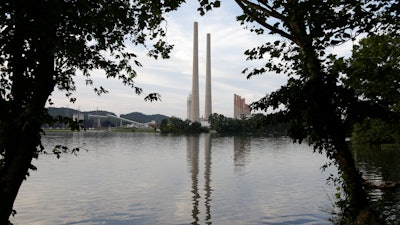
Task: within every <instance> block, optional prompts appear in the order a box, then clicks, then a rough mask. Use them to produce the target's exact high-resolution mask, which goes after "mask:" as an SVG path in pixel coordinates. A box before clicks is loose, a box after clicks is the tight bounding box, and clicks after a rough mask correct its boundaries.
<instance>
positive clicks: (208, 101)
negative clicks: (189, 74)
mask: <svg viewBox="0 0 400 225" xmlns="http://www.w3.org/2000/svg"><path fill="white" fill-rule="evenodd" d="M210 37H211V35H210V34H207V57H206V99H205V102H206V105H205V113H204V117H205V119H206V120H208V117H209V116H210V115H211V113H212V109H211V43H210Z"/></svg>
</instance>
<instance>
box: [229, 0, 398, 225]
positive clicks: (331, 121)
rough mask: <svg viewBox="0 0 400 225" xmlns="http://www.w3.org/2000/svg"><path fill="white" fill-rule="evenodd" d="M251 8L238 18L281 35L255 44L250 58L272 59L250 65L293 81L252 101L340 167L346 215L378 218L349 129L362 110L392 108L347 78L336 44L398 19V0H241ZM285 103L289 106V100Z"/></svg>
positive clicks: (255, 71) (357, 218)
mask: <svg viewBox="0 0 400 225" xmlns="http://www.w3.org/2000/svg"><path fill="white" fill-rule="evenodd" d="M235 1H236V3H237V4H238V5H239V6H240V7H241V9H242V10H243V14H242V15H240V16H239V17H238V18H237V19H238V20H239V21H240V22H241V23H242V24H243V25H246V26H247V28H248V29H250V31H252V32H255V33H257V34H260V35H263V34H265V33H266V32H268V33H269V34H271V35H274V37H276V38H275V39H274V40H273V41H267V42H266V43H265V44H264V45H262V46H259V47H256V48H254V49H250V50H247V51H246V52H245V54H246V55H247V57H248V59H249V60H259V59H266V61H267V62H266V64H265V65H263V66H262V67H260V68H254V69H252V70H250V71H249V70H248V69H245V70H244V71H243V72H244V73H247V77H248V78H250V77H252V76H255V75H260V74H263V73H266V72H270V71H271V72H276V73H284V74H286V75H287V76H288V77H289V79H288V82H287V84H286V85H285V86H282V87H281V88H280V89H278V90H277V91H275V92H272V93H271V94H269V95H267V96H265V97H264V98H262V99H260V100H259V101H258V102H255V103H253V104H252V108H253V109H261V110H265V111H266V110H267V109H269V108H272V109H274V110H275V113H272V115H273V117H274V119H278V120H279V121H281V122H283V123H285V122H288V123H289V124H290V128H289V131H288V134H289V135H290V136H291V137H292V138H293V139H294V140H295V141H297V142H302V141H304V140H307V141H308V143H309V144H311V145H313V146H314V149H315V151H318V152H320V153H322V152H325V153H326V155H327V157H328V158H329V159H332V160H333V162H334V163H335V164H336V165H337V166H338V168H339V173H340V175H341V178H342V180H343V182H342V188H343V192H344V193H345V194H346V199H347V201H346V202H341V203H343V204H341V206H342V208H343V213H344V218H348V219H349V220H350V221H352V222H354V221H357V222H358V223H360V224H374V223H378V222H377V215H376V214H375V213H374V212H373V210H372V209H371V206H370V202H369V201H368V198H367V194H366V192H365V189H364V185H363V178H362V176H361V174H360V173H359V171H358V170H357V168H356V166H355V163H354V159H353V157H352V155H351V152H350V150H349V147H348V146H347V144H346V141H345V138H346V134H348V133H349V130H350V129H351V125H352V123H353V121H355V120H356V119H359V117H361V116H362V114H360V109H362V110H365V109H373V110H374V111H378V109H379V111H381V112H384V113H387V111H385V109H384V108H383V109H382V107H379V105H376V104H374V103H373V102H370V101H362V100H360V99H359V98H358V96H357V95H355V91H354V90H353V89H352V88H350V87H347V86H344V85H343V84H342V83H341V82H340V80H339V79H340V76H342V75H343V74H342V73H341V71H343V63H340V62H341V61H340V60H338V56H335V55H333V54H329V53H328V50H329V48H332V47H334V46H336V45H339V44H342V43H344V42H346V41H348V40H352V39H355V38H356V37H357V35H358V34H361V33H367V34H368V33H369V32H374V31H376V29H378V27H379V26H378V25H381V27H380V29H381V32H386V31H390V30H393V29H394V27H396V26H398V24H399V22H398V17H397V15H398V3H397V2H396V1H372V0H371V1H358V0H351V1H344V0H339V1H337V0H328V1H323V2H321V1H313V0H309V1H300V0H285V1H284V0H279V1H256V0H235ZM282 106H283V107H282Z"/></svg>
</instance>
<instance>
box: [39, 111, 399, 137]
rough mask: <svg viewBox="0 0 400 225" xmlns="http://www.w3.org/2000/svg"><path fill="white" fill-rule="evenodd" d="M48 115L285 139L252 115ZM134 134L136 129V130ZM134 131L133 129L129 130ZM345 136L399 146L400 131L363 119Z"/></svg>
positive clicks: (87, 123)
mask: <svg viewBox="0 0 400 225" xmlns="http://www.w3.org/2000/svg"><path fill="white" fill-rule="evenodd" d="M48 113H49V115H50V116H52V117H53V118H56V117H65V118H71V119H72V118H73V116H74V115H77V114H80V115H82V116H83V120H82V121H80V125H81V127H82V128H85V129H89V128H93V127H95V123H96V121H95V120H94V119H93V118H90V117H89V115H100V116H106V115H113V116H118V117H121V118H124V119H128V120H132V121H136V122H139V123H148V122H152V121H154V122H155V126H154V128H158V129H159V131H160V132H161V133H164V134H168V133H173V134H199V133H208V132H210V131H211V132H216V133H218V134H221V135H232V134H247V135H267V136H287V135H288V134H287V131H288V124H283V123H277V122H275V121H274V120H273V119H271V118H269V117H267V116H265V115H264V114H261V113H259V114H253V115H252V116H251V117H243V118H230V117H226V116H224V115H222V114H217V113H214V114H212V115H210V117H209V118H208V126H202V124H201V123H199V122H194V123H192V122H191V121H189V120H187V119H186V120H183V119H181V118H178V117H174V116H172V117H168V116H166V115H162V114H153V115H146V114H143V113H141V112H131V113H127V114H121V115H116V114H115V113H113V112H109V111H104V110H92V111H85V112H82V111H79V110H76V109H71V108H66V107H61V108H56V107H49V108H48ZM127 124H128V122H124V121H123V122H122V126H126V125H127ZM68 126H69V125H68V123H64V124H63V123H62V122H56V123H54V124H51V125H49V124H46V125H44V128H51V129H62V128H66V129H69V127H68ZM120 126H121V122H120V121H119V120H118V119H115V118H111V117H110V118H107V119H102V120H101V127H103V128H110V127H112V128H113V127H120ZM135 130H136V131H137V129H135ZM132 131H133V130H132ZM348 137H349V138H350V139H351V140H352V142H353V143H358V144H399V143H400V131H399V130H398V129H397V126H395V125H393V124H392V125H390V126H389V124H383V122H382V121H380V120H376V119H375V120H365V121H363V122H362V123H357V124H355V125H354V126H353V129H352V130H350V131H349V132H348Z"/></svg>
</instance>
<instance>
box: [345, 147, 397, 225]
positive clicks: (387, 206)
mask: <svg viewBox="0 0 400 225" xmlns="http://www.w3.org/2000/svg"><path fill="white" fill-rule="evenodd" d="M351 147H352V152H353V155H354V159H355V161H356V165H357V167H358V168H359V170H360V172H362V174H363V177H364V178H365V179H366V180H368V181H370V182H371V183H372V184H374V185H377V186H379V185H380V184H383V183H385V182H389V183H390V182H399V181H400V164H399V159H400V151H399V149H394V148H386V147H381V146H369V145H352V146H351ZM381 186H382V185H381ZM369 197H370V198H371V199H372V201H373V203H374V205H375V207H376V208H377V209H378V211H379V212H380V216H381V219H382V220H384V221H385V222H387V223H388V224H398V220H399V218H400V205H399V202H400V190H399V188H381V189H378V188H372V189H371V190H369Z"/></svg>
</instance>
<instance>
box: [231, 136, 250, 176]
mask: <svg viewBox="0 0 400 225" xmlns="http://www.w3.org/2000/svg"><path fill="white" fill-rule="evenodd" d="M250 150H251V148H250V138H249V137H240V136H234V137H233V161H234V166H235V168H234V169H235V171H236V172H241V171H242V170H243V169H244V167H245V166H246V164H247V163H248V156H249V155H250Z"/></svg>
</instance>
